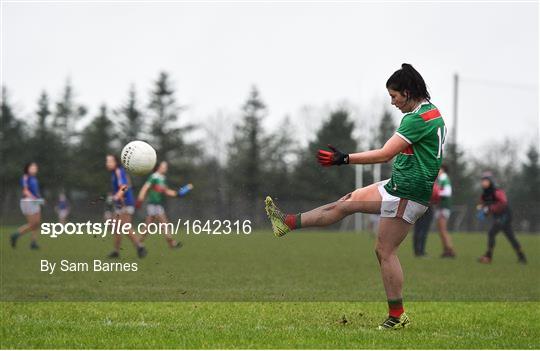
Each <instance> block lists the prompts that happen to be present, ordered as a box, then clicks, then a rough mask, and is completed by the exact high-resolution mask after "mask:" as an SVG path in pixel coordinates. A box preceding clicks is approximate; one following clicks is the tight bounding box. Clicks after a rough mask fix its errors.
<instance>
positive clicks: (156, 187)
mask: <svg viewBox="0 0 540 351" xmlns="http://www.w3.org/2000/svg"><path fill="white" fill-rule="evenodd" d="M168 169H169V165H168V163H167V162H166V161H161V162H160V163H158V164H157V165H156V167H155V169H154V173H152V174H151V175H150V177H148V180H147V181H146V183H144V185H143V187H142V188H141V190H140V191H139V196H138V197H137V203H136V207H137V208H139V207H140V206H141V204H142V203H143V202H144V199H145V198H146V195H147V194H148V204H147V205H146V224H147V225H148V224H150V223H152V222H158V223H168V222H169V220H168V219H167V215H166V214H165V209H164V207H163V202H164V201H165V197H164V195H167V196H170V197H182V196H185V195H186V194H187V193H188V192H190V191H191V189H193V185H192V184H187V185H186V186H183V187H181V188H180V189H179V190H178V191H175V190H172V189H169V187H167V184H166V182H165V175H166V174H167V171H168ZM165 229H166V230H167V229H168V227H167V226H165ZM164 234H165V240H166V241H167V244H168V245H169V247H170V248H180V247H182V243H181V242H179V241H178V242H177V241H176V240H174V239H173V237H172V233H168V232H166V233H164ZM145 238H146V233H143V234H142V236H141V240H144V239H145Z"/></svg>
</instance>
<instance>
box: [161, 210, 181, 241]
mask: <svg viewBox="0 0 540 351" xmlns="http://www.w3.org/2000/svg"><path fill="white" fill-rule="evenodd" d="M156 219H157V220H158V221H159V222H160V223H169V219H168V218H167V215H166V214H165V213H163V214H161V215H158V216H156ZM164 235H165V240H166V241H167V244H168V245H169V247H175V246H176V245H177V242H176V240H174V238H173V236H172V234H171V233H169V232H168V227H165V233H164Z"/></svg>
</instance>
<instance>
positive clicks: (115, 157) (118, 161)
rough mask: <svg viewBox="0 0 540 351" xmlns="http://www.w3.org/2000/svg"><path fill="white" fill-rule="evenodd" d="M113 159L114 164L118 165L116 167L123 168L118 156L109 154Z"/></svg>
mask: <svg viewBox="0 0 540 351" xmlns="http://www.w3.org/2000/svg"><path fill="white" fill-rule="evenodd" d="M109 156H110V157H112V158H113V160H114V162H115V163H116V167H122V163H120V158H119V157H118V156H116V155H115V154H107V157H109Z"/></svg>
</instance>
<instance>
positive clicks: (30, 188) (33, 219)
mask: <svg viewBox="0 0 540 351" xmlns="http://www.w3.org/2000/svg"><path fill="white" fill-rule="evenodd" d="M38 170H39V169H38V165H37V163H35V162H29V163H27V164H26V165H25V166H24V169H23V172H24V174H23V176H22V177H21V187H22V198H21V202H20V206H21V211H22V213H23V215H24V216H25V217H26V221H27V224H25V225H22V226H20V227H19V228H18V229H17V231H16V232H15V233H13V234H11V238H10V239H11V246H12V247H13V248H15V246H16V245H17V240H19V238H20V237H21V235H24V234H26V233H28V232H32V237H31V239H30V248H31V249H32V250H37V249H39V246H38V244H37V237H38V230H39V226H40V224H41V205H43V204H44V200H43V198H42V197H41V192H40V191H39V182H38V179H37V173H38Z"/></svg>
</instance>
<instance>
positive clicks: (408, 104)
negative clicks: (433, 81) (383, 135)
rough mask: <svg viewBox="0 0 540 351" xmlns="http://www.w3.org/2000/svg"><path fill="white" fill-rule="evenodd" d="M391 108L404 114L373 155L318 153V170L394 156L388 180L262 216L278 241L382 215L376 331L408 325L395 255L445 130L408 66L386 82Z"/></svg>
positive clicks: (426, 187)
mask: <svg viewBox="0 0 540 351" xmlns="http://www.w3.org/2000/svg"><path fill="white" fill-rule="evenodd" d="M386 88H387V90H388V93H389V94H390V97H391V100H392V105H394V106H396V107H397V108H398V109H399V110H400V111H401V112H403V113H404V114H405V115H404V116H403V119H402V120H401V123H400V125H399V128H398V129H397V131H396V133H395V134H394V135H393V136H392V137H391V138H390V139H389V140H388V141H387V142H386V144H385V145H384V146H383V147H382V148H380V149H376V150H370V151H365V152H359V153H353V154H347V153H344V152H341V151H339V150H338V149H337V148H335V147H333V146H331V145H329V146H328V147H329V148H330V150H331V151H327V150H319V153H318V160H319V163H320V164H321V165H322V166H325V167H328V166H335V165H336V166H339V165H343V164H374V163H383V162H388V161H390V160H392V159H393V158H394V157H396V156H397V157H396V159H395V161H394V163H393V165H392V175H391V178H390V179H388V180H385V181H382V182H379V183H375V184H371V185H369V186H366V187H364V188H361V189H356V190H355V191H353V192H351V193H349V194H347V195H345V196H343V197H342V198H341V199H339V200H337V201H335V202H333V203H330V204H327V205H323V206H321V207H318V208H316V209H313V210H311V211H308V212H304V213H300V214H296V215H295V214H284V213H282V212H281V211H280V210H279V208H278V207H277V206H276V205H275V204H274V202H273V200H272V198H270V197H269V196H268V197H267V198H266V212H267V214H268V216H269V218H270V221H271V223H272V229H273V231H274V234H275V235H276V236H283V235H285V234H287V233H288V232H290V231H292V230H295V229H300V228H305V227H322V226H327V225H330V224H333V223H336V222H338V221H340V220H341V219H343V218H344V217H346V216H348V215H351V214H353V213H357V212H362V213H373V214H380V216H381V219H380V222H379V227H378V235H377V242H376V247H375V252H376V254H377V258H378V260H379V264H380V269H381V275H382V280H383V284H384V288H385V291H386V296H387V299H388V307H389V315H388V318H387V319H386V320H385V321H384V322H383V323H382V324H381V325H379V329H381V330H387V329H399V328H402V327H405V326H406V325H407V324H408V323H409V322H410V321H409V318H408V317H407V315H406V314H405V312H404V309H403V300H402V286H403V272H402V269H401V265H400V263H399V259H398V257H397V250H398V247H399V245H400V244H401V242H402V241H403V239H405V237H406V236H407V232H408V231H409V229H410V227H411V226H412V225H413V224H414V222H415V221H416V220H417V219H418V218H419V217H421V216H422V215H423V214H424V212H425V211H426V209H427V205H428V203H429V199H430V197H431V192H432V188H433V183H434V181H435V179H436V178H437V174H438V172H439V168H440V166H441V161H442V156H443V155H442V150H443V142H444V139H445V136H446V128H445V125H444V121H443V119H442V117H441V114H440V112H439V110H438V109H437V108H436V107H435V105H433V104H432V103H431V102H430V95H429V93H428V91H427V88H426V84H425V82H424V79H423V78H422V76H421V75H420V74H419V73H418V72H417V71H416V70H415V69H414V68H413V67H412V66H411V65H409V64H403V65H402V66H401V69H399V70H397V71H396V72H394V73H393V74H392V76H390V78H389V79H388V81H387V82H386Z"/></svg>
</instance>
